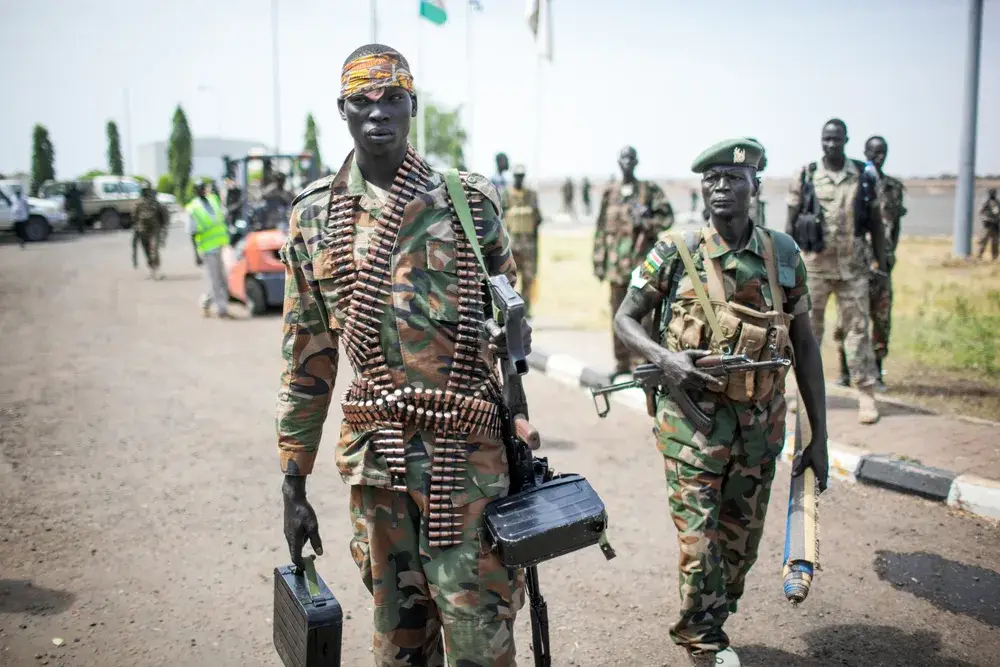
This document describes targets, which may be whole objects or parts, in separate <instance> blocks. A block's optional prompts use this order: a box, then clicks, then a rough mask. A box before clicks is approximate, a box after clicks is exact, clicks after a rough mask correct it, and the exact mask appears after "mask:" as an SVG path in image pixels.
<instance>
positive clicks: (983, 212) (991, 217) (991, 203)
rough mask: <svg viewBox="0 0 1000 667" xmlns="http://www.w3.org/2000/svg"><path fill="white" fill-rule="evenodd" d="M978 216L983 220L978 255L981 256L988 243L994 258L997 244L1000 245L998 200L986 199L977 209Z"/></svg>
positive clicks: (999, 202) (999, 207) (999, 205)
mask: <svg viewBox="0 0 1000 667" xmlns="http://www.w3.org/2000/svg"><path fill="white" fill-rule="evenodd" d="M979 217H980V219H981V220H982V222H983V234H982V236H980V237H979V255H978V256H979V257H980V258H982V256H983V253H985V252H986V245H987V244H989V246H990V256H991V257H992V258H993V259H996V258H997V250H998V249H997V246H998V245H1000V201H997V200H996V199H987V200H986V202H985V203H983V207H982V208H981V209H980V210H979Z"/></svg>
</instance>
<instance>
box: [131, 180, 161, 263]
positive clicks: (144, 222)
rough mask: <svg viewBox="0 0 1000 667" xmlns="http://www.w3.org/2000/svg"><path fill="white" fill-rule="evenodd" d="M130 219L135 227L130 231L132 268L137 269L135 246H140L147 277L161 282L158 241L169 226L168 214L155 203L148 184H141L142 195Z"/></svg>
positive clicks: (151, 188) (154, 195)
mask: <svg viewBox="0 0 1000 667" xmlns="http://www.w3.org/2000/svg"><path fill="white" fill-rule="evenodd" d="M132 218H133V220H134V221H135V227H134V229H133V230H132V266H133V268H139V262H138V260H137V258H136V246H137V245H142V252H143V254H144V255H145V256H146V266H147V267H148V268H149V277H150V278H152V279H153V280H162V279H163V274H161V273H160V240H161V239H162V237H163V236H162V235H163V230H164V229H166V227H167V226H168V225H169V224H170V213H169V212H168V211H167V209H166V207H164V206H163V204H161V203H160V202H158V201H156V191H155V190H153V186H152V185H150V184H149V183H145V182H144V183H143V184H142V195H141V197H140V198H139V201H138V203H136V205H135V211H134V212H133V213H132Z"/></svg>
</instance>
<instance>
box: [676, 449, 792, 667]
mask: <svg viewBox="0 0 1000 667" xmlns="http://www.w3.org/2000/svg"><path fill="white" fill-rule="evenodd" d="M664 462H665V468H666V476H667V489H668V490H669V491H670V515H671V517H672V518H673V521H674V526H676V528H677V543H678V547H679V548H680V564H679V592H680V598H681V607H680V618H679V619H678V620H677V622H676V623H674V625H673V626H672V627H671V628H670V638H671V639H673V641H674V643H676V644H678V645H680V646H683V647H684V648H686V649H688V650H689V651H690V652H691V653H692V654H694V655H700V654H706V653H712V652H714V651H721V650H723V649H725V648H726V647H728V646H729V637H728V636H727V635H726V633H725V631H724V630H723V629H722V626H723V624H725V622H726V619H728V618H729V616H730V614H734V613H736V608H737V605H738V603H739V600H740V598H741V597H743V589H744V585H745V582H746V577H747V573H748V572H750V568H751V567H753V564H754V563H755V562H756V561H757V553H758V548H759V546H760V540H761V536H762V535H763V534H764V518H765V516H766V514H767V505H768V501H769V500H770V497H771V482H772V481H773V480H774V470H775V465H776V461H775V460H774V459H771V460H769V461H766V462H764V463H760V464H758V465H756V466H752V467H751V466H747V465H746V462H747V460H746V457H745V456H743V455H741V454H735V455H733V456H732V457H731V458H730V461H729V464H728V465H727V466H726V469H725V470H724V471H723V472H722V474H714V473H710V472H707V471H705V470H702V469H701V468H696V467H695V466H692V465H690V464H688V463H684V462H683V461H679V460H677V459H673V458H669V457H664Z"/></svg>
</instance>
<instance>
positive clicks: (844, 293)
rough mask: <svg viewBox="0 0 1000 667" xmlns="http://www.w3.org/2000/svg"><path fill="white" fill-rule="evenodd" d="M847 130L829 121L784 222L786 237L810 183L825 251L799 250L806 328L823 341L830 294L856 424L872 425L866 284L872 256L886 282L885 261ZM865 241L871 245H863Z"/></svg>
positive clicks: (873, 204) (792, 191) (794, 188)
mask: <svg viewBox="0 0 1000 667" xmlns="http://www.w3.org/2000/svg"><path fill="white" fill-rule="evenodd" d="M847 140H848V137H847V125H846V124H845V123H844V121H842V120H840V119H839V118H833V119H831V120H829V121H827V122H826V124H825V125H824V126H823V132H822V135H821V142H822V146H823V159H822V161H820V162H818V163H816V162H813V163H811V164H809V165H807V166H804V167H802V170H801V171H800V172H799V174H798V175H797V177H796V178H795V179H794V180H793V181H792V183H791V186H790V188H789V193H788V222H787V227H786V229H787V230H788V231H789V233H791V231H792V230H794V228H795V220H796V218H797V217H798V214H799V212H800V209H801V207H802V200H803V198H802V191H803V183H805V182H807V181H811V182H812V185H813V187H814V188H815V190H816V195H817V199H818V200H819V203H820V206H821V208H822V230H823V236H824V242H825V247H824V248H823V249H822V250H820V251H810V250H805V251H803V258H804V260H805V263H806V268H807V269H808V271H809V290H810V291H811V292H812V327H813V332H814V333H815V334H816V340H817V341H819V342H820V343H822V342H823V328H824V326H823V322H824V318H825V311H826V304H827V302H828V301H829V300H830V295H832V294H836V296H837V309H838V312H839V315H838V317H841V318H843V322H844V350H845V352H846V357H847V366H848V368H849V369H850V373H851V382H852V383H853V384H854V386H856V387H857V388H858V421H859V422H860V423H862V424H873V423H875V422H877V421H878V419H879V414H878V408H877V406H876V405H875V386H874V385H875V379H876V377H875V358H874V353H873V352H872V344H871V338H870V336H869V329H868V325H869V319H870V307H869V296H868V290H869V281H870V279H871V278H870V276H871V274H872V253H871V251H874V253H875V262H876V263H877V266H878V269H877V270H878V271H879V272H880V276H881V277H883V278H885V277H888V275H889V273H888V267H887V265H886V261H885V254H884V245H885V243H884V241H885V234H883V233H882V230H881V222H880V221H879V212H878V202H877V197H875V196H874V193H872V196H871V199H870V201H868V202H866V201H865V195H864V192H863V190H862V180H861V179H862V171H863V170H864V165H863V164H861V163H858V162H855V161H854V160H848V159H847V155H846V154H845V152H844V147H845V146H846V144H847ZM865 234H868V235H869V237H870V239H871V245H869V244H868V242H867V241H866V240H865Z"/></svg>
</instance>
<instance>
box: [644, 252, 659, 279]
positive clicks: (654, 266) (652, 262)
mask: <svg viewBox="0 0 1000 667" xmlns="http://www.w3.org/2000/svg"><path fill="white" fill-rule="evenodd" d="M662 265H663V258H662V257H660V253H658V252H657V251H656V248H653V249H652V250H650V251H649V254H648V255H646V261H644V262H643V263H642V270H643V271H644V272H645V273H646V274H647V275H649V276H654V275H656V272H657V271H659V270H660V267H661V266H662Z"/></svg>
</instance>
